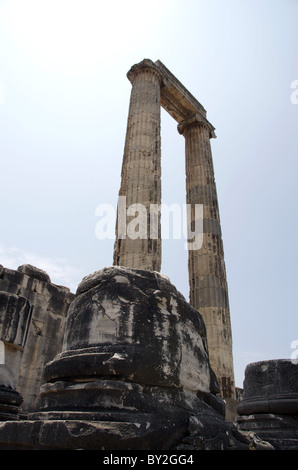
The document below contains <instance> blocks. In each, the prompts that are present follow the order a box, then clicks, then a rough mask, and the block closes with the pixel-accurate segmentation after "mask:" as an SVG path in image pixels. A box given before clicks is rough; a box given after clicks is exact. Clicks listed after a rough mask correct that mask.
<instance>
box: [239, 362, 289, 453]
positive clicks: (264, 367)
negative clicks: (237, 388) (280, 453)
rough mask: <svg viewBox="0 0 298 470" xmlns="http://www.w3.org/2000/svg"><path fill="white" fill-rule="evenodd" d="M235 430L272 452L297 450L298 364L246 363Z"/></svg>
mask: <svg viewBox="0 0 298 470" xmlns="http://www.w3.org/2000/svg"><path fill="white" fill-rule="evenodd" d="M237 412H238V413H239V415H240V416H239V418H238V420H237V421H238V427H239V429H240V430H243V431H253V432H255V433H256V434H257V435H258V436H259V437H260V438H262V439H264V440H266V441H268V442H270V443H271V444H272V445H273V446H274V448H275V449H282V450H283V449H296V450H297V449H298V364H295V363H294V362H292V361H291V360H286V359H280V360H270V361H262V362H256V363H252V364H249V365H248V366H247V367H246V370H245V380H244V394H243V400H242V401H241V403H240V404H239V406H238V407H237Z"/></svg>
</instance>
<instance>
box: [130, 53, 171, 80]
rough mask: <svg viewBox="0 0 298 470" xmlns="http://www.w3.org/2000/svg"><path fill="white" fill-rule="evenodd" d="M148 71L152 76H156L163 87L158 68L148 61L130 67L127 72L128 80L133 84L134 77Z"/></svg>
mask: <svg viewBox="0 0 298 470" xmlns="http://www.w3.org/2000/svg"><path fill="white" fill-rule="evenodd" d="M147 71H150V72H152V73H153V74H154V75H156V76H157V77H158V79H159V81H160V85H163V76H162V74H161V72H160V70H159V69H158V67H157V66H156V65H155V64H154V62H152V60H150V59H144V60H142V61H141V62H139V63H138V64H135V65H133V66H132V67H131V69H130V70H129V71H128V72H127V78H128V80H129V81H130V82H131V83H133V81H134V79H135V77H136V76H137V75H138V74H139V73H142V72H147Z"/></svg>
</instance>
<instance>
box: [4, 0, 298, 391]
mask: <svg viewBox="0 0 298 470" xmlns="http://www.w3.org/2000/svg"><path fill="white" fill-rule="evenodd" d="M297 18H298V1H297V0H184V1H183V2H181V1H178V0H150V1H148V2H145V1H142V0H126V1H117V0H115V1H108V2H107V1H101V0H97V1H96V0H93V1H92V0H80V1H76V0H51V1H46V0H26V1H23V0H20V1H17V0H8V1H1V0H0V136H1V138H0V155H1V185H0V189H1V199H0V228H1V231H0V264H3V265H4V266H6V267H9V268H12V269H16V268H17V267H18V266H19V265H21V264H23V263H30V264H33V265H35V266H37V267H39V268H42V269H44V270H45V271H47V272H48V274H49V275H50V277H51V279H52V282H55V283H57V284H62V285H65V286H68V287H70V288H71V290H72V291H75V290H76V287H77V285H78V283H79V282H80V281H81V279H82V278H83V276H85V275H87V274H90V273H92V272H94V271H96V270H98V269H101V268H103V267H105V266H110V265H112V254H113V240H99V239H98V238H97V237H96V234H95V226H96V223H97V221H98V217H96V215H95V211H96V207H97V206H98V205H99V204H112V205H114V206H116V203H117V197H118V190H119V186H120V172H121V164H122V156H123V148H124V139H125V132H126V120H127V113H128V104H129V98H130V90H131V85H130V83H129V81H128V80H127V78H126V73H127V71H128V70H129V69H130V67H131V66H132V65H133V64H135V63H137V62H140V61H141V60H142V59H143V58H149V59H151V60H153V61H155V60H157V59H160V60H161V61H162V62H163V63H164V64H165V65H166V66H167V67H168V68H169V69H170V70H171V72H172V73H173V74H174V75H175V76H176V77H177V78H178V79H179V80H180V81H181V82H182V83H183V84H184V85H185V86H186V88H187V89H188V90H189V91H190V92H191V93H192V94H193V95H194V96H195V97H196V98H197V99H198V100H199V101H200V102H201V103H202V105H203V106H204V107H205V109H206V110H207V118H208V119H209V121H210V122H211V123H212V124H213V125H214V127H215V128H216V135H217V139H213V140H212V141H211V144H212V151H213V159H214V168H215V176H216V182H217V190H218V198H219V206H220V215H221V223H222V232H223V241H224V250H225V261H226V270H227V277H228V285H229V297H230V308H231V321H232V332H233V352H234V367H235V377H236V385H237V386H240V387H241V386H242V381H243V374H244V369H245V366H246V365H247V364H248V363H250V362H254V361H259V360H266V359H275V358H289V357H290V355H291V354H293V353H294V350H293V348H291V344H292V343H293V341H295V340H298V316H297V313H298V309H297V307H298V301H297V298H298V297H297V293H296V292H297V284H298V283H297V281H298V279H297V277H298V276H297V265H298V256H297V228H298V223H297V196H298V189H297V170H298V163H297V149H298V104H296V102H297V101H298V93H296V94H295V88H291V85H292V86H295V81H296V80H298V60H297V59H298V28H297ZM297 84H298V82H297ZM162 178H163V187H162V190H163V202H166V203H168V204H172V203H179V204H184V203H185V174H184V138H183V137H182V136H180V135H179V134H178V132H177V128H176V123H175V122H174V121H173V120H172V119H171V118H170V116H168V115H167V114H166V113H165V112H164V111H162ZM184 242H185V240H172V241H171V240H169V241H165V242H164V244H163V263H162V272H163V273H164V274H166V275H168V276H169V277H170V279H171V281H172V282H173V283H174V285H175V286H176V287H177V289H178V290H180V291H181V292H182V293H183V294H184V295H185V296H186V298H187V299H188V275H187V253H186V252H185V250H184Z"/></svg>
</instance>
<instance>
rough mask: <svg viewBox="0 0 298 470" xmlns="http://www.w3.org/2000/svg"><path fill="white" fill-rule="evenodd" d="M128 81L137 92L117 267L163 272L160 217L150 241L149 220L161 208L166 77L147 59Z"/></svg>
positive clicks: (122, 197) (123, 179)
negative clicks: (153, 207)
mask: <svg viewBox="0 0 298 470" xmlns="http://www.w3.org/2000/svg"><path fill="white" fill-rule="evenodd" d="M127 77H128V79H129V80H130V82H131V84H132V90H131V97H130V106H129V115H128V121H127V131H126V141H125V148H124V157H123V164H122V173H121V187H120V191H119V200H118V213H117V223H116V241H115V246H114V265H119V266H126V267H131V268H136V269H147V270H154V271H160V267H161V237H160V215H159V214H158V216H157V227H156V230H155V232H154V233H155V234H156V236H153V237H152V236H150V217H149V216H150V204H161V142H160V87H161V82H162V77H161V74H160V72H159V70H158V68H157V67H156V66H155V64H154V63H153V62H152V61H151V60H148V59H144V60H143V61H142V62H140V63H139V64H136V65H134V66H133V67H132V68H131V69H130V71H129V72H128V74H127ZM135 204H138V206H134V205H135ZM137 209H139V210H137ZM155 221H156V220H155Z"/></svg>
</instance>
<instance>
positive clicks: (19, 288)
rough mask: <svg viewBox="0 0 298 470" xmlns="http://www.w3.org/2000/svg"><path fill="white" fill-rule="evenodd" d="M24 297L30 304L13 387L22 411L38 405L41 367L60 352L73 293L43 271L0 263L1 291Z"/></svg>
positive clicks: (35, 407) (41, 374) (25, 266)
mask: <svg viewBox="0 0 298 470" xmlns="http://www.w3.org/2000/svg"><path fill="white" fill-rule="evenodd" d="M1 291H2V292H8V293H10V294H14V295H16V296H20V297H24V298H25V299H27V300H28V301H29V302H30V304H31V306H32V313H31V322H30V326H29V330H28V334H27V337H26V343H25V345H24V348H23V353H22V359H21V364H20V374H19V379H18V381H17V384H16V389H17V390H18V392H19V393H20V394H21V395H22V397H23V399H24V401H23V404H22V410H23V411H24V412H27V411H34V410H37V409H38V408H39V400H40V397H39V389H40V385H41V384H42V381H43V371H44V366H45V364H46V363H47V362H49V361H50V360H52V359H53V358H54V357H55V355H56V354H58V353H59V352H60V351H61V347H62V340H63V335H64V327H65V320H66V314H67V311H68V307H69V305H70V303H71V301H72V300H73V299H74V297H75V296H74V294H72V293H71V292H70V290H69V289H68V288H67V287H62V286H58V285H55V284H53V283H52V282H51V279H50V277H49V276H48V274H47V273H45V272H44V271H42V270H40V269H38V268H35V267H33V266H30V265H23V266H20V267H19V268H18V269H17V270H12V269H8V268H4V267H3V266H1V265H0V292H1Z"/></svg>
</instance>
